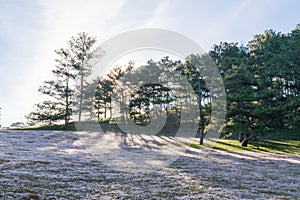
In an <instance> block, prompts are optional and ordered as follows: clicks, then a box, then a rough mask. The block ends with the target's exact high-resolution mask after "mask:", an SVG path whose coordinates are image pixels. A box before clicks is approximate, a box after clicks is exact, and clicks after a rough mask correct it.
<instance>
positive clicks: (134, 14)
mask: <svg viewBox="0 0 300 200" xmlns="http://www.w3.org/2000/svg"><path fill="white" fill-rule="evenodd" d="M299 8H300V1H298V0H293V1H292V0H285V1H284V0H281V1H279V0H248V1H247V0H246V1H243V0H226V1H224V0H205V1H204V0H157V1H154V0H116V1H114V0H106V1H99V0H40V1H37V0H36V1H35V0H26V1H24V0H0V69H1V73H0V107H2V117H1V118H2V119H1V122H0V123H1V124H2V125H3V126H9V125H10V124H11V123H12V122H16V121H23V122H25V118H24V115H26V114H28V113H29V112H30V111H32V110H33V105H34V104H35V103H38V102H39V101H40V99H41V95H40V94H39V93H38V92H37V90H38V87H39V85H41V84H42V82H43V81H44V80H47V79H49V75H50V74H51V69H53V67H54V59H55V53H54V50H55V49H58V48H61V47H65V45H66V41H67V40H69V39H70V37H71V36H74V35H76V34H77V33H78V32H83V31H84V32H87V33H89V34H90V35H92V36H96V37H97V40H98V43H99V44H100V43H101V42H102V41H105V40H106V39H109V38H110V37H111V36H113V35H116V34H119V33H122V32H124V31H129V30H133V29H137V28H146V27H147V28H149V27H151V28H164V29H169V30H173V31H176V32H179V33H181V34H184V35H186V36H188V37H189V38H191V39H192V40H194V41H196V42H197V43H198V44H199V45H201V46H202V47H203V48H204V49H205V50H209V49H210V48H211V47H212V45H213V44H217V43H219V42H220V41H228V42H233V41H236V42H240V43H244V44H246V43H247V41H249V40H251V39H252V37H253V35H254V34H258V33H263V32H264V30H266V29H274V30H276V31H281V32H289V31H290V30H292V29H294V28H295V26H296V24H298V23H300V12H299Z"/></svg>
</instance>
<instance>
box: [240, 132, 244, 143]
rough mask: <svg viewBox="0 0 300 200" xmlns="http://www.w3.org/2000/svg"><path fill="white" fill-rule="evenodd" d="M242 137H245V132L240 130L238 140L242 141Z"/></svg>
mask: <svg viewBox="0 0 300 200" xmlns="http://www.w3.org/2000/svg"><path fill="white" fill-rule="evenodd" d="M244 138H245V134H244V133H242V132H240V136H239V142H243V140H244Z"/></svg>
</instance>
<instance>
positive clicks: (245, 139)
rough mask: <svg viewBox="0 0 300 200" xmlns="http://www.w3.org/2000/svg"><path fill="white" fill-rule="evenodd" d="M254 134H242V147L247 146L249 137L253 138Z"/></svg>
mask: <svg viewBox="0 0 300 200" xmlns="http://www.w3.org/2000/svg"><path fill="white" fill-rule="evenodd" d="M253 136H254V135H252V134H251V135H250V134H246V136H244V139H243V140H242V147H247V146H248V142H249V140H250V139H251V138H253Z"/></svg>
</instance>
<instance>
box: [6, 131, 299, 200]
mask: <svg viewBox="0 0 300 200" xmlns="http://www.w3.org/2000/svg"><path fill="white" fill-rule="evenodd" d="M78 140H79V136H78V134H77V133H75V132H63V131H0V199H299V198H300V192H299V191H300V184H299V179H300V172H299V169H300V156H299V155H296V154H284V155H281V154H274V153H269V152H254V151H222V150H218V149H213V150H212V151H211V152H210V154H208V155H207V156H205V157H197V156H196V154H194V153H193V152H192V150H193V148H192V149H191V150H190V151H188V152H187V153H186V155H183V156H181V157H180V158H179V159H177V160H176V161H175V162H174V163H172V164H171V165H169V166H164V167H161V168H157V169H153V170H151V171H149V170H148V171H123V170H118V169H117V168H112V167H110V166H107V165H105V164H104V163H105V162H103V161H101V160H98V159H96V158H95V157H93V156H92V155H91V154H89V153H88V152H87V151H86V149H85V147H84V146H83V145H81V144H80V143H78ZM133 159H134V158H133Z"/></svg>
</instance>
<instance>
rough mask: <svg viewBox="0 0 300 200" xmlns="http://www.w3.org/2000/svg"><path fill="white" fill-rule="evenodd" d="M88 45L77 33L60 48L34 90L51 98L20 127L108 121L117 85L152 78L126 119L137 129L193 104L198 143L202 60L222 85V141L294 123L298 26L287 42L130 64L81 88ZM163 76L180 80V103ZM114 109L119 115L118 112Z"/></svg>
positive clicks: (206, 116) (266, 38)
mask: <svg viewBox="0 0 300 200" xmlns="http://www.w3.org/2000/svg"><path fill="white" fill-rule="evenodd" d="M95 44H96V39H95V38H93V37H90V36H88V34H86V33H80V34H78V35H77V37H72V38H71V40H70V41H69V42H68V48H66V49H63V48H62V49H59V50H56V51H55V52H56V54H57V56H58V59H56V60H55V62H56V67H55V69H54V70H52V72H53V75H54V77H55V79H54V80H50V81H45V82H44V85H42V86H41V87H40V89H39V91H40V92H41V93H43V94H45V95H48V96H50V97H51V98H50V99H49V100H47V101H43V102H41V103H39V104H36V105H35V111H33V112H31V113H30V114H29V115H28V116H27V118H28V119H30V120H32V121H38V122H47V123H49V124H51V123H53V122H55V121H62V120H64V123H65V124H67V123H69V122H70V121H71V120H72V117H71V116H72V114H74V113H77V114H78V116H79V118H78V120H79V121H81V120H82V119H81V118H82V116H84V120H86V119H88V120H98V121H100V120H101V119H107V118H110V119H111V118H112V117H113V111H114V106H113V101H114V100H113V94H114V93H116V92H117V93H122V94H123V93H124V92H125V85H124V88H122V87H121V90H120V87H118V84H119V85H120V81H121V80H122V78H123V77H129V76H137V77H140V79H141V80H142V79H143V78H142V77H143V76H145V75H146V76H150V74H156V76H158V77H159V80H160V81H161V82H160V83H146V84H144V85H140V86H139V87H137V88H135V89H134V90H132V93H131V94H129V101H128V102H129V104H128V105H127V108H126V109H128V110H129V113H130V116H131V119H132V120H133V121H134V122H135V123H139V124H144V123H149V119H150V118H149V113H150V110H151V109H152V108H153V107H159V108H160V109H161V110H165V111H168V110H169V111H170V110H175V111H176V112H177V113H178V110H179V112H180V108H179V105H180V102H182V101H183V100H185V101H196V102H198V103H199V105H200V106H199V107H198V108H196V109H199V111H200V118H198V119H196V120H198V122H199V128H198V131H197V132H198V134H200V135H201V136H202V137H204V136H205V132H206V127H207V125H208V124H209V120H210V112H211V110H210V109H211V100H212V98H211V95H210V91H209V89H208V87H207V85H206V83H205V80H204V78H203V74H202V73H201V71H199V69H198V68H197V67H195V66H194V64H193V63H200V64H201V62H203V60H204V59H205V58H207V57H208V56H209V57H210V59H212V60H213V62H214V64H215V65H216V66H217V68H218V69H219V71H220V74H221V76H222V78H223V82H224V85H225V90H226V98H227V115H226V125H225V127H224V129H223V134H224V136H228V135H232V134H238V135H239V136H240V141H241V142H242V145H244V146H246V145H247V143H248V140H249V139H251V138H253V137H255V136H256V135H258V134H261V133H264V132H266V131H270V130H273V129H277V128H283V127H293V126H294V124H295V123H296V122H297V121H299V119H300V115H299V114H300V97H299V90H300V27H299V26H297V27H296V29H294V30H292V31H291V32H290V33H287V34H283V33H280V32H275V31H273V30H268V31H265V32H264V33H263V34H259V35H255V36H254V39H253V40H251V41H250V42H248V44H247V45H246V46H244V45H239V44H238V43H227V42H222V43H220V44H219V45H214V47H213V49H212V50H211V51H210V52H209V53H208V54H206V55H201V56H200V55H189V56H187V57H186V59H185V60H184V61H180V60H174V61H173V60H171V59H169V58H168V57H164V58H162V59H161V60H159V61H156V62H154V61H153V60H151V59H150V60H149V61H148V63H147V64H146V65H145V66H142V67H140V68H135V66H134V62H133V61H131V62H129V63H128V65H126V66H123V67H115V68H113V69H112V70H111V71H110V72H109V73H108V74H107V75H106V76H103V77H98V78H97V79H96V80H93V81H92V82H87V81H86V78H87V77H88V76H89V75H90V74H91V72H92V67H93V66H92V65H91V64H90V62H89V61H90V60H91V59H93V58H97V57H99V56H101V55H100V54H101V53H99V52H101V51H100V50H99V49H97V48H95ZM171 72H177V73H179V74H181V75H182V76H183V77H185V79H186V80H187V81H188V83H189V84H190V85H191V87H192V89H193V91H191V93H193V94H185V97H181V96H180V95H179V94H178V93H177V94H176V92H174V91H175V88H174V86H175V83H174V80H170V78H168V76H166V74H170V73H171ZM145 78H146V77H145ZM173 78H174V77H173ZM75 79H76V80H77V81H76V83H74V80H75ZM122 84H124V83H122ZM118 90H119V91H118ZM124 94H125V93H124ZM189 95H190V96H189ZM191 95H196V97H197V99H196V100H195V99H194V100H192V98H191ZM187 96H189V97H187ZM118 109H119V110H118V111H119V112H122V111H120V110H122V109H121V108H118ZM193 109H194V108H193ZM198 136H199V135H198Z"/></svg>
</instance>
